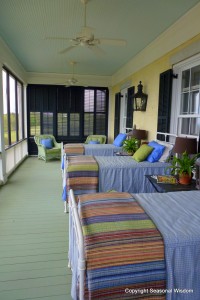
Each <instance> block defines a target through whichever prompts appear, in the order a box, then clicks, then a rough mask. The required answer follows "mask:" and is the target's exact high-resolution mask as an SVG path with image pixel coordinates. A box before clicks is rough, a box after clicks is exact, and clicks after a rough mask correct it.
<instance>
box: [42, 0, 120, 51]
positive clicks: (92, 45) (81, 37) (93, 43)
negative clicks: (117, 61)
mask: <svg viewBox="0 0 200 300" xmlns="http://www.w3.org/2000/svg"><path fill="white" fill-rule="evenodd" d="M81 2H82V3H83V4H84V26H83V27H82V30H81V32H80V33H79V34H78V35H77V36H76V37H75V38H62V37H48V38H47V39H58V40H60V39H62V40H69V41H70V42H71V43H72V45H71V46H70V47H67V48H65V49H63V50H62V51H60V53H61V54H63V53H66V52H68V51H71V50H72V49H73V48H74V47H77V46H82V47H87V48H89V49H90V50H92V51H93V52H94V53H95V54H96V55H102V54H104V51H103V50H102V49H101V48H100V47H98V46H99V45H101V44H106V45H112V46H125V45H126V41H125V40H122V39H104V38H101V39H99V38H95V36H94V33H93V28H91V27H88V26H87V22H86V4H87V2H88V0H81Z"/></svg>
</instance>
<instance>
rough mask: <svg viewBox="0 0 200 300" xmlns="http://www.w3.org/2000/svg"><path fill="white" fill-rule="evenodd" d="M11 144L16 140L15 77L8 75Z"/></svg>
mask: <svg viewBox="0 0 200 300" xmlns="http://www.w3.org/2000/svg"><path fill="white" fill-rule="evenodd" d="M9 92H10V130H11V144H14V143H16V141H17V128H16V126H17V119H16V95H15V79H14V78H13V77H12V76H10V75H9Z"/></svg>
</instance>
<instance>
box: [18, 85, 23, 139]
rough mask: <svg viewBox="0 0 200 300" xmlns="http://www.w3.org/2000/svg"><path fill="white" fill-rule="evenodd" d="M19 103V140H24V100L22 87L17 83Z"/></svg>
mask: <svg viewBox="0 0 200 300" xmlns="http://www.w3.org/2000/svg"><path fill="white" fill-rule="evenodd" d="M17 103H18V135H19V140H21V139H22V138H23V99H22V85H21V84H20V83H19V82H18V83H17Z"/></svg>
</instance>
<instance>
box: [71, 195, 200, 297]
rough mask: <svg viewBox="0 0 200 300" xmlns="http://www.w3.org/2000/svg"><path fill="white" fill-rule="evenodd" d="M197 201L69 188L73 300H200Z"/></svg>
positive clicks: (199, 213)
mask: <svg viewBox="0 0 200 300" xmlns="http://www.w3.org/2000/svg"><path fill="white" fill-rule="evenodd" d="M199 195H200V194H199V191H189V192H176V193H165V194H159V193H156V194H155V193H154V194H135V195H132V194H129V193H115V192H113V193H97V194H88V195H80V196H78V199H77V201H75V197H74V193H73V191H72V190H70V215H69V216H70V222H71V223H70V251H69V262H70V266H71V268H72V289H71V295H72V298H73V299H74V300H76V299H79V300H88V299H98V300H108V299H109V300H118V299H120V300H121V299H149V300H150V299H159V300H161V299H163V300H164V299H166V300H174V299H176V300H177V299H181V300H188V299H192V300H198V299H200V277H199V276H198V274H200V259H199V253H200V209H199V207H200V196H199ZM77 203H78V209H77Z"/></svg>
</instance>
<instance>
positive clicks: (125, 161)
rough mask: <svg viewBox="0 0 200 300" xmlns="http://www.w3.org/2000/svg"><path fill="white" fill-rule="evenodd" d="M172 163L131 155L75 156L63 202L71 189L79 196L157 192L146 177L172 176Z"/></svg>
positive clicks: (70, 161)
mask: <svg viewBox="0 0 200 300" xmlns="http://www.w3.org/2000/svg"><path fill="white" fill-rule="evenodd" d="M169 165H170V164H169V163H164V162H155V163H150V162H148V161H143V162H140V163H138V162H137V161H135V160H134V159H133V158H132V157H129V156H116V157H115V156H113V157H111V156H110V157H108V156H95V157H94V156H83V155H82V156H81V155H80V156H71V157H68V159H67V161H66V166H65V168H64V173H63V197H62V198H63V200H66V199H67V193H68V191H69V190H70V189H73V190H74V193H75V194H76V195H80V194H88V193H95V192H106V191H109V190H116V191H118V192H129V193H151V192H155V189H154V187H153V186H152V185H151V183H150V182H149V180H148V179H147V178H146V177H145V175H158V174H160V175H164V174H169V172H170V170H169V169H168V170H167V169H166V168H167V166H169Z"/></svg>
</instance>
